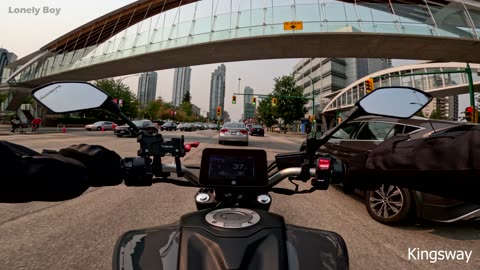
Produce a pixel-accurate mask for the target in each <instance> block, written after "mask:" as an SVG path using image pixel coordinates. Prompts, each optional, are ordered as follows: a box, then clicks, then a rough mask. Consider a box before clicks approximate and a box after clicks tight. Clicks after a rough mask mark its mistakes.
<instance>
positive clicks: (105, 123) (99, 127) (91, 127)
mask: <svg viewBox="0 0 480 270" xmlns="http://www.w3.org/2000/svg"><path fill="white" fill-rule="evenodd" d="M116 126H117V124H115V123H114V122H110V121H98V122H95V123H93V124H90V125H86V126H85V129H86V130H88V131H90V130H98V131H100V130H102V127H103V130H113V129H114V127H116Z"/></svg>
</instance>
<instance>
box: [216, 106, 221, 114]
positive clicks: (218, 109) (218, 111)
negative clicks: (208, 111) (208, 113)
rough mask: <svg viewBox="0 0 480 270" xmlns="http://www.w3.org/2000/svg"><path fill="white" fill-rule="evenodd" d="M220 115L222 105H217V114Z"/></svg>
mask: <svg viewBox="0 0 480 270" xmlns="http://www.w3.org/2000/svg"><path fill="white" fill-rule="evenodd" d="M220 115H222V107H220V106H218V107H217V116H220Z"/></svg>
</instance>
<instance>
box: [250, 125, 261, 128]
mask: <svg viewBox="0 0 480 270" xmlns="http://www.w3.org/2000/svg"><path fill="white" fill-rule="evenodd" d="M252 128H263V126H260V125H253V126H252Z"/></svg>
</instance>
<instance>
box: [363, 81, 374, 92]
mask: <svg viewBox="0 0 480 270" xmlns="http://www.w3.org/2000/svg"><path fill="white" fill-rule="evenodd" d="M374 89H375V88H374V85H373V79H372V78H368V79H367V80H366V81H365V90H366V92H367V94H370V93H371V92H373V90H374Z"/></svg>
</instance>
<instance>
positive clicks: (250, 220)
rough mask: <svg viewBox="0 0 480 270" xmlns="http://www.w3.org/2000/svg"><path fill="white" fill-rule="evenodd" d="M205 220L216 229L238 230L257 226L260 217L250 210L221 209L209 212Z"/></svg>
mask: <svg viewBox="0 0 480 270" xmlns="http://www.w3.org/2000/svg"><path fill="white" fill-rule="evenodd" d="M205 220H206V221H207V223H208V224H210V225H213V226H216V227H220V228H231V229H239V228H246V227H250V226H253V225H255V224H257V223H258V222H259V221H260V215H259V214H257V212H255V211H253V210H251V209H244V208H222V209H217V210H214V211H211V212H209V213H208V214H207V215H206V216H205Z"/></svg>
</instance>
